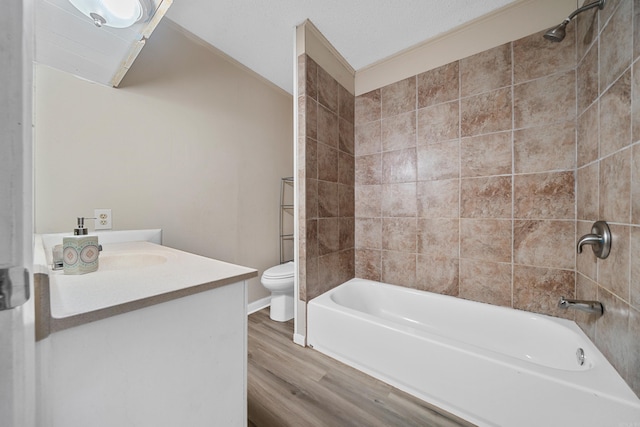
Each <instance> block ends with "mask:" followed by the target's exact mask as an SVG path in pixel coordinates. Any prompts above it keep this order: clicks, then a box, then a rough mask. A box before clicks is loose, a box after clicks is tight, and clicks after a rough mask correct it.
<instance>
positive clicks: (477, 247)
mask: <svg viewBox="0 0 640 427" xmlns="http://www.w3.org/2000/svg"><path fill="white" fill-rule="evenodd" d="M511 227H512V221H511V220H498V219H460V258H469V259H475V260H483V261H492V262H511V241H512V232H511Z"/></svg>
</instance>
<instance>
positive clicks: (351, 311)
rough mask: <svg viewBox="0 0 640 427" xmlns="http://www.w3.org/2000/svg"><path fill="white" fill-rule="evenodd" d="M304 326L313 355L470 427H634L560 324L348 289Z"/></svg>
mask: <svg viewBox="0 0 640 427" xmlns="http://www.w3.org/2000/svg"><path fill="white" fill-rule="evenodd" d="M606 315H607V314H606V312H605V316H606ZM307 325H308V329H307V338H308V343H309V345H310V346H312V347H313V348H314V349H316V350H318V351H320V352H322V353H325V354H327V355H329V356H331V357H333V358H335V359H337V360H340V361H342V362H344V363H346V364H348V365H350V366H353V367H355V368H357V369H359V370H361V371H363V372H365V373H367V374H369V375H372V376H374V377H376V378H378V379H380V380H382V381H385V382H387V383H389V384H391V385H393V386H395V387H397V388H399V389H401V390H403V391H405V392H407V393H410V394H412V395H414V396H416V397H418V398H420V399H422V400H424V401H427V402H429V403H432V404H434V405H436V406H438V407H440V408H442V409H444V410H446V411H449V412H451V413H453V414H455V415H458V416H460V417H462V418H464V419H466V420H468V421H470V422H472V423H475V424H477V425H479V426H505V427H511V426H518V427H526V426H531V427H540V426H580V427H589V426H593V427H603V426H634V427H635V426H639V425H640V400H639V399H638V398H637V397H636V395H635V394H634V393H633V391H632V390H631V389H630V388H629V387H628V386H627V384H626V383H625V382H624V381H623V380H622V378H621V377H620V376H619V375H618V373H617V372H616V371H615V370H614V369H613V367H612V366H611V365H610V364H609V363H608V361H607V360H606V359H605V358H604V356H603V355H602V354H601V353H600V352H599V351H598V349H597V348H596V347H595V346H594V345H593V344H592V342H591V341H590V340H589V338H587V336H586V335H585V334H584V333H583V332H582V331H581V330H580V328H579V327H578V326H577V325H576V324H575V323H574V322H571V321H568V320H564V319H558V318H554V317H550V316H544V315H540V314H534V313H529V312H525V311H520V310H513V309H510V308H505V307H497V306H492V305H489V304H483V303H477V302H472V301H466V300H462V299H459V298H453V297H448V296H444V295H439V294H433V293H430V292H423V291H417V290H413V289H408V288H403V287H399V286H393V285H388V284H384V283H378V282H373V281H369V280H363V279H352V280H350V281H348V282H346V283H344V284H342V285H340V286H339V287H337V288H335V289H333V290H331V291H329V292H327V293H325V294H323V295H320V296H319V297H317V298H315V299H313V300H312V301H311V302H310V303H309V306H308V314H307ZM579 348H580V349H582V350H583V352H584V364H583V365H580V364H579V362H578V358H577V356H576V352H577V351H578V349H579Z"/></svg>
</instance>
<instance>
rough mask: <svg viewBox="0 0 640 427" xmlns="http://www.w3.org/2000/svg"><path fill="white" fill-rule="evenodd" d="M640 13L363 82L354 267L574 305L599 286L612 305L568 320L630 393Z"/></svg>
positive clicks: (386, 278)
mask: <svg viewBox="0 0 640 427" xmlns="http://www.w3.org/2000/svg"><path fill="white" fill-rule="evenodd" d="M639 19H640V1H639V0H618V1H608V2H607V6H606V8H605V9H604V10H603V11H601V12H600V13H596V12H595V11H591V12H589V13H585V14H582V15H580V16H579V19H578V20H577V21H574V22H573V23H572V24H571V25H569V27H568V34H567V37H566V39H565V40H564V41H563V42H562V43H551V42H548V41H546V40H544V39H543V37H542V33H538V34H533V35H531V36H529V37H525V38H523V39H520V40H517V41H514V42H511V43H507V44H504V45H502V46H498V47H496V48H494V49H491V50H488V51H485V52H482V53H479V54H477V55H474V56H471V57H468V58H464V59H461V60H459V61H455V62H452V63H450V64H447V65H445V66H443V67H440V68H438V69H435V70H431V71H427V72H425V73H422V74H419V75H417V76H413V77H410V78H407V79H405V80H402V81H399V82H396V83H393V84H390V85H388V86H385V87H382V88H380V89H377V90H374V91H372V92H369V93H366V94H363V95H360V96H358V97H357V98H356V100H355V168H354V170H355V224H354V225H355V275H356V276H357V277H362V278H369V279H374V280H381V281H383V282H388V283H393V284H397V285H402V286H408V287H413V288H418V289H425V290H429V291H433V292H439V293H443V294H448V295H453V296H458V297H461V298H466V299H471V300H476V301H481V302H487V303H491V304H496V305H503V306H507V307H514V308H517V309H522V310H528V311H533V312H539V313H545V314H551V315H554V316H561V317H569V318H574V316H575V314H574V313H573V312H566V311H560V310H558V309H557V308H556V304H557V301H558V299H559V298H560V297H561V296H566V297H576V296H577V297H579V298H588V299H596V298H597V299H599V300H601V301H602V302H603V303H604V304H605V306H606V307H607V314H606V315H605V316H603V317H602V318H601V319H599V320H597V321H594V320H592V319H591V318H589V317H587V316H578V317H577V319H576V320H577V321H578V322H579V324H580V325H581V326H582V327H583V328H584V329H585V330H586V331H587V333H588V334H589V335H590V336H591V338H592V339H593V340H594V341H595V342H596V344H597V345H598V347H599V348H600V349H601V350H602V352H603V353H604V354H605V355H606V356H607V357H608V358H609V360H610V361H611V362H612V364H613V365H614V366H615V367H616V369H618V371H619V372H620V373H621V374H622V376H623V377H624V378H625V379H626V380H627V382H628V383H629V384H630V385H631V386H632V388H634V390H635V391H636V393H638V392H640V356H639V355H640V313H639V312H638V310H639V309H640V282H639V281H640V258H638V256H637V254H638V252H639V250H640V178H639V177H640V145H639V144H640V142H638V143H635V144H634V143H633V142H634V141H638V140H639V139H640V119H639V118H638V117H639V113H638V109H639V108H640V95H635V96H634V94H636V93H638V91H639V90H640V77H639V75H640V69H639V68H638V67H640V65H639V63H638V61H637V58H638V57H639V56H640V55H639V54H640V31H639V30H638V20H639ZM634 21H635V26H634ZM634 28H635V31H634ZM318 145H319V144H318ZM318 164H319V163H318ZM318 173H320V172H319V170H318ZM307 201H309V198H308V197H307ZM597 219H603V220H607V221H608V222H609V223H610V224H611V228H612V231H613V234H614V241H613V242H614V243H613V245H614V246H613V249H612V253H611V256H610V257H609V258H608V259H606V260H602V261H597V262H596V261H595V258H594V257H593V255H592V253H591V250H590V249H589V248H586V251H585V252H584V253H583V254H581V255H579V256H577V254H576V250H575V242H576V241H577V239H576V237H577V235H578V236H580V235H583V234H586V233H588V232H589V231H590V226H591V224H592V222H593V221H595V220H597Z"/></svg>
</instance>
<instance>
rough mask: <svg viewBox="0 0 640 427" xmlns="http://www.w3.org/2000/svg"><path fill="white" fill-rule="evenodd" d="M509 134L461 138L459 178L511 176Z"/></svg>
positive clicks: (500, 133)
mask: <svg viewBox="0 0 640 427" xmlns="http://www.w3.org/2000/svg"><path fill="white" fill-rule="evenodd" d="M511 136H512V133H511V132H499V133H491V134H488V135H480V136H473V137H469V138H462V140H461V141H460V176H461V177H463V178H465V177H477V176H490V175H505V174H511V171H512V151H513V150H512V148H511V147H512V143H511Z"/></svg>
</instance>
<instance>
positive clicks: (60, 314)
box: [35, 239, 257, 321]
mask: <svg viewBox="0 0 640 427" xmlns="http://www.w3.org/2000/svg"><path fill="white" fill-rule="evenodd" d="M38 243H40V246H41V248H40V250H39V251H38V250H36V259H35V261H36V262H35V272H36V273H44V274H48V276H49V291H50V305H51V318H52V320H53V321H55V320H56V319H63V318H68V317H71V316H76V317H77V316H78V315H84V314H87V313H92V312H96V311H98V310H102V311H103V312H104V311H105V310H104V309H110V308H114V313H117V312H118V307H121V306H123V305H127V304H128V305H129V306H131V305H132V304H131V303H135V302H137V301H140V302H141V303H142V302H144V303H142V304H141V306H145V305H148V302H149V301H152V300H153V299H154V298H156V299H158V297H159V296H166V295H168V294H174V295H178V296H180V295H188V294H189V293H197V292H199V290H198V289H205V288H206V289H210V288H214V287H217V286H223V285H226V284H230V283H234V282H239V281H242V280H246V279H248V278H251V277H255V276H256V275H257V271H256V270H255V269H252V268H247V267H242V266H239V265H234V264H229V263H226V262H223V261H218V260H214V259H211V258H206V257H202V256H199V255H195V254H191V253H188V252H183V251H180V250H177V249H173V248H170V247H167V246H162V245H159V244H155V243H151V242H147V241H135V242H120V243H101V244H102V248H103V250H102V252H101V254H100V258H99V260H100V261H99V262H100V266H99V268H98V271H96V272H93V273H87V274H82V275H66V274H64V271H63V270H55V271H54V270H52V269H51V268H50V266H49V265H48V263H47V260H48V258H49V257H47V256H45V255H44V252H45V250H44V249H42V245H41V239H39V240H36V244H38ZM140 263H142V266H140V265H139V264H140ZM191 288H193V289H192V290H193V292H190V291H189V290H190V289H191ZM133 305H134V306H135V304H133Z"/></svg>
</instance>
